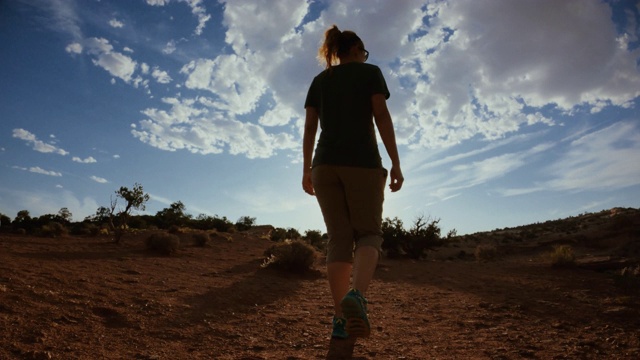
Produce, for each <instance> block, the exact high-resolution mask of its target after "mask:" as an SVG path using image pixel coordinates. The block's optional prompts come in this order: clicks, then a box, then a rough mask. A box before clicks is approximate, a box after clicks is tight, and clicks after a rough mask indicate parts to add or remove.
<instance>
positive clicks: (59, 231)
mask: <svg viewBox="0 0 640 360" xmlns="http://www.w3.org/2000/svg"><path fill="white" fill-rule="evenodd" d="M41 233H42V236H46V237H60V236H66V235H67V234H68V231H67V228H65V227H64V225H62V224H60V223H57V222H50V223H48V224H47V225H44V226H43V227H42V232H41Z"/></svg>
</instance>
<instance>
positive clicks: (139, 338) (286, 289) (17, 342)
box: [0, 210, 640, 360]
mask: <svg viewBox="0 0 640 360" xmlns="http://www.w3.org/2000/svg"><path fill="white" fill-rule="evenodd" d="M618 216H619V214H616V213H614V212H613V211H612V212H611V213H609V212H606V213H604V214H599V217H598V218H597V219H596V220H593V219H581V220H577V219H571V220H570V221H571V225H567V224H569V222H557V223H553V224H539V226H537V227H536V226H533V227H528V228H526V229H525V228H522V229H518V228H516V229H503V230H500V231H498V230H496V231H494V232H487V233H480V234H474V235H471V236H464V237H458V238H454V239H451V241H450V242H448V243H447V245H446V246H443V247H441V248H438V249H434V250H433V251H431V252H430V253H429V254H428V256H427V257H426V259H424V260H419V261H418V260H410V259H406V258H400V259H388V258H383V259H381V261H380V265H379V267H378V269H377V272H376V276H375V279H374V281H373V283H372V285H371V288H370V290H369V293H368V298H369V300H370V304H369V311H370V320H371V323H372V334H371V337H370V338H367V339H357V340H354V339H347V340H331V339H330V332H331V316H332V306H331V304H330V302H331V300H330V294H329V290H328V285H327V281H326V274H325V270H324V263H323V259H322V256H321V255H320V254H319V256H318V260H317V263H316V264H315V266H314V269H313V270H311V271H308V272H305V273H297V274H296V273H289V272H284V271H281V270H275V269H270V268H263V267H261V264H262V263H263V260H264V255H263V254H264V251H265V249H267V248H268V247H270V246H271V245H272V244H273V243H272V242H271V241H270V240H269V238H268V236H267V235H268V234H267V233H265V232H264V231H263V232H261V231H251V230H250V231H247V232H236V233H233V234H223V235H224V236H223V235H220V236H213V237H212V239H211V241H210V243H209V244H208V245H207V246H205V247H198V246H195V244H192V243H191V240H190V239H191V236H192V234H190V233H189V232H188V231H186V232H184V233H183V234H181V235H180V236H181V238H182V245H181V249H180V250H179V251H178V252H177V253H176V254H174V255H171V256H163V255H159V254H156V253H152V252H149V251H148V250H146V248H145V245H144V240H145V238H146V237H147V236H148V233H144V232H142V233H137V234H130V235H127V236H126V237H125V238H124V240H123V243H122V244H120V245H116V244H114V243H113V241H112V239H111V238H110V237H109V236H98V237H74V236H66V237H61V238H43V237H32V236H26V235H16V234H0V329H2V331H0V359H158V360H159V359H238V360H241V359H242V360H258V359H291V360H293V359H638V358H640V302H639V301H638V300H639V299H640V297H639V295H638V284H639V283H638V281H637V280H638V279H637V277H622V276H621V275H619V273H620V266H622V265H620V266H617V265H616V264H618V265H619V264H623V265H624V266H631V267H633V266H636V265H637V264H638V259H639V258H640V257H639V256H638V255H640V254H638V249H639V247H638V244H639V243H640V239H639V236H640V231H639V229H640V217H639V216H638V211H637V210H636V211H633V212H631V213H630V214H625V215H624V216H626V218H625V219H626V220H625V221H620V220H618ZM567 221H569V220H567ZM562 224H564V225H562ZM265 231H266V230H265ZM525 232H526V234H527V236H526V239H525V240H523V239H522V238H521V237H518V236H519V235H521V234H523V233H525ZM481 243H492V244H496V245H497V248H498V256H497V257H496V259H494V260H492V261H478V260H476V259H475V258H474V256H473V253H474V248H475V247H477V246H478V244H481ZM557 244H570V245H571V246H572V247H573V248H574V250H575V253H576V255H577V265H576V266H570V267H562V268H557V267H553V266H551V264H550V261H549V259H548V257H547V255H546V254H548V253H549V252H550V251H552V249H553V246H554V245H557Z"/></svg>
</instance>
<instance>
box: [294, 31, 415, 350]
mask: <svg viewBox="0 0 640 360" xmlns="http://www.w3.org/2000/svg"><path fill="white" fill-rule="evenodd" d="M318 55H319V58H320V60H321V61H322V62H324V63H325V64H326V69H325V70H324V71H322V72H321V73H320V74H318V75H317V76H316V77H315V78H314V79H313V82H312V83H311V86H310V88H309V92H308V93H307V98H306V101H305V109H306V118H305V126H304V138H303V156H304V171H303V177H302V187H303V189H304V191H305V192H307V193H308V194H310V195H315V196H316V198H317V200H318V204H319V205H320V209H321V211H322V216H323V218H324V222H325V225H326V226H327V233H328V235H329V242H328V245H327V274H328V278H329V287H330V289H331V294H332V297H333V303H334V309H335V310H334V311H335V314H334V317H333V331H332V337H333V338H339V339H344V338H347V337H349V336H355V337H368V336H369V334H370V332H371V326H370V324H369V319H368V316H367V299H366V297H365V296H366V293H367V289H368V287H369V283H370V282H371V279H372V278H373V274H374V272H375V269H376V265H377V263H378V258H379V256H380V251H381V245H382V230H381V225H382V203H383V201H384V186H385V183H386V178H387V170H386V169H384V168H383V167H382V159H381V158H380V153H379V151H378V143H377V140H376V133H375V127H377V128H378V132H379V133H380V138H381V139H382V142H383V144H384V146H385V149H386V151H387V153H388V155H389V158H390V159H391V171H390V179H391V181H390V185H389V187H390V188H391V191H392V192H395V191H398V190H400V188H401V187H402V183H403V181H404V178H403V176H402V170H401V169H400V159H399V156H398V149H397V146H396V139H395V133H394V130H393V123H392V121H391V115H390V114H389V110H388V109H387V104H386V99H388V98H389V95H390V94H389V90H388V89H387V84H386V82H385V80H384V76H383V75H382V72H381V71H380V69H379V68H378V67H377V66H375V65H371V64H366V63H365V62H366V61H367V58H368V57H369V52H368V51H367V50H366V49H365V47H364V43H363V42H362V40H361V39H360V37H358V35H356V33H354V32H352V31H340V30H339V29H338V27H337V26H335V25H333V26H332V27H331V28H330V29H328V30H327V31H326V32H325V34H324V43H323V44H322V46H321V47H320V49H319V51H318ZM318 122H320V128H321V132H320V138H319V140H318V143H317V146H316V148H315V155H314V156H313V161H312V154H313V150H314V145H315V144H314V143H315V138H316V132H317V129H318ZM374 123H375V127H374ZM351 276H353V283H351V282H350V280H351Z"/></svg>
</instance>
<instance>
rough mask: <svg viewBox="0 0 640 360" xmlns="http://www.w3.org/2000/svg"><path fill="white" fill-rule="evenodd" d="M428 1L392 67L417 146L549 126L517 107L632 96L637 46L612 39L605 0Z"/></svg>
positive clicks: (638, 82)
mask: <svg viewBox="0 0 640 360" xmlns="http://www.w3.org/2000/svg"><path fill="white" fill-rule="evenodd" d="M430 9H431V10H427V15H429V16H430V18H429V23H430V27H429V28H428V30H429V31H428V32H427V33H426V34H425V35H422V36H418V37H416V39H415V40H414V41H412V42H408V43H407V46H406V47H405V51H400V53H407V55H406V56H402V57H400V59H399V60H400V64H401V66H398V67H396V68H395V69H394V74H395V76H396V78H397V81H399V82H400V83H402V84H404V85H405V88H406V91H400V94H401V95H409V94H411V95H412V96H410V97H409V96H407V99H409V100H408V101H405V102H404V106H402V107H403V108H406V109H409V111H408V113H407V114H406V115H404V114H402V112H400V114H401V116H400V117H399V119H400V121H399V123H400V126H401V127H403V128H407V129H409V128H411V127H412V126H415V124H416V123H415V122H408V121H406V120H404V119H416V120H417V121H418V127H415V131H413V132H411V131H406V133H405V135H404V136H405V139H407V140H408V141H409V142H411V143H414V144H416V145H418V146H420V147H433V146H442V145H445V146H446V145H448V144H454V143H458V142H460V141H463V140H465V139H469V138H471V137H473V136H475V135H476V134H480V135H482V136H483V137H485V138H488V139H496V138H500V137H503V136H505V135H506V134H508V133H512V132H515V131H517V130H518V129H520V128H522V127H523V126H525V125H532V124H535V123H546V124H553V122H552V121H551V120H550V119H547V118H545V117H543V116H542V115H540V114H537V113H535V112H534V113H533V114H527V113H526V112H525V111H524V107H525V105H527V106H531V107H534V108H541V107H544V106H547V105H554V106H557V107H558V108H559V109H561V110H563V111H566V112H569V111H571V110H572V109H573V108H574V107H576V106H580V105H584V104H587V105H589V106H594V107H598V108H601V107H602V106H603V104H607V105H617V106H626V104H627V103H628V102H629V101H631V100H632V99H633V98H635V97H637V96H638V95H640V90H638V89H640V76H639V74H638V71H637V69H636V66H635V57H636V56H637V54H635V55H634V54H632V53H630V52H628V51H626V49H621V48H620V47H619V46H617V42H616V36H617V34H616V32H615V27H614V25H613V23H612V22H611V10H610V8H609V5H608V4H606V3H602V2H595V1H579V0H573V1H560V2H558V1H536V2H530V1H515V2H514V1H493V2H489V3H482V2H477V1H450V2H441V3H437V4H434V5H433V6H431V7H430ZM514 29H517V31H514ZM558 34H562V36H558ZM384 53H385V54H389V53H394V52H389V51H385V52H384ZM417 79H420V81H416V80H417ZM393 80H395V79H392V81H393ZM392 96H393V95H392ZM403 115H404V116H403ZM413 136H415V140H413V138H412V137H413Z"/></svg>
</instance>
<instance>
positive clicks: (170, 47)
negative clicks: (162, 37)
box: [162, 40, 176, 55]
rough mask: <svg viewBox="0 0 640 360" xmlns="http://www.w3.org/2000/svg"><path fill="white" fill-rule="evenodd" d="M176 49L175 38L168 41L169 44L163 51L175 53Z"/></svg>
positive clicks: (164, 52)
mask: <svg viewBox="0 0 640 360" xmlns="http://www.w3.org/2000/svg"><path fill="white" fill-rule="evenodd" d="M174 51H176V42H175V40H171V41H169V42H168V43H167V45H166V46H165V47H164V49H162V53H163V54H167V55H169V54H173V52H174Z"/></svg>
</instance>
